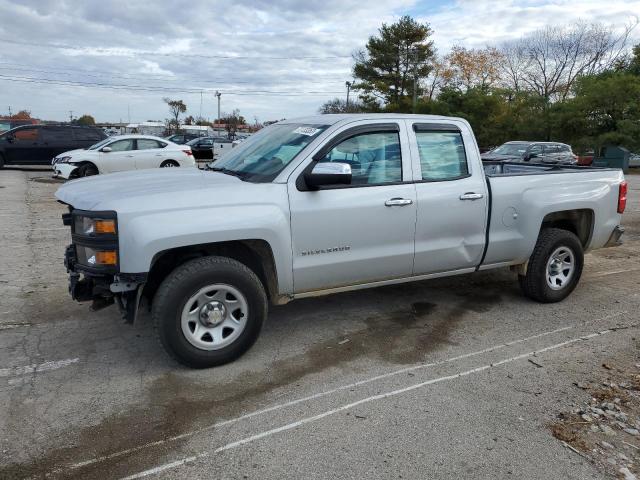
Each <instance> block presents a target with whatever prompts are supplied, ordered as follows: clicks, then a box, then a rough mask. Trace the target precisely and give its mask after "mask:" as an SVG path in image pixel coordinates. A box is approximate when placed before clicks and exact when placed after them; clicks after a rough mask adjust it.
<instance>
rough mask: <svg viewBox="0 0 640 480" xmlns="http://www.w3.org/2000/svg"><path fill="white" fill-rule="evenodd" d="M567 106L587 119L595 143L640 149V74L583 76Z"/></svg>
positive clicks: (587, 131)
mask: <svg viewBox="0 0 640 480" xmlns="http://www.w3.org/2000/svg"><path fill="white" fill-rule="evenodd" d="M567 107H569V108H572V109H574V111H575V113H576V114H577V115H581V116H582V117H583V118H585V119H586V133H587V136H589V137H591V138H592V139H593V141H594V143H595V146H596V147H599V146H602V145H605V144H615V145H622V146H624V147H627V148H629V149H630V150H633V151H637V150H639V149H640V76H637V75H633V74H630V73H626V72H615V73H610V72H608V73H604V74H601V75H595V76H589V77H583V78H581V79H580V80H579V81H578V83H577V87H576V93H575V98H574V99H573V100H571V102H570V103H569V104H568V105H567Z"/></svg>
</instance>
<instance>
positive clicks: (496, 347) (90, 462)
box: [68, 311, 627, 470]
mask: <svg viewBox="0 0 640 480" xmlns="http://www.w3.org/2000/svg"><path fill="white" fill-rule="evenodd" d="M625 313H627V312H626V311H625V312H619V313H616V314H612V315H609V316H607V317H605V318H603V319H600V320H608V319H611V318H614V317H617V316H620V315H623V314H625ZM572 328H574V327H572V326H567V327H562V328H557V329H555V330H550V331H547V332H542V333H537V334H535V335H531V336H529V337H525V338H520V339H518V340H513V341H510V342H507V343H501V344H498V345H494V346H492V347H488V348H484V349H482V350H477V351H475V352H470V353H465V354H462V355H458V356H455V357H450V358H447V359H444V360H439V361H437V362H432V363H421V364H418V365H412V366H410V367H406V368H401V369H399V370H394V371H392V372H388V373H383V374H381V375H376V376H374V377H370V378H365V379H363V380H360V381H357V382H354V383H350V384H348V385H341V386H339V387H336V388H333V389H330V390H325V391H322V392H318V393H315V394H313V395H309V396H306V397H301V398H298V399H295V400H291V401H289V402H284V403H280V404H277V405H272V406H271V407H267V408H263V409H261V410H256V411H253V412H250V413H246V414H244V415H240V416H239V417H234V418H230V419H228V420H223V421H221V422H217V423H213V424H211V425H207V426H205V427H202V428H199V429H196V430H191V431H189V432H185V433H182V434H180V435H175V436H172V437H167V438H164V439H162V440H157V441H155V442H150V443H146V444H144V445H139V446H137V447H133V448H129V449H126V450H120V451H118V452H114V453H111V454H109V455H104V456H101V457H96V458H92V459H89V460H85V461H83V462H78V463H74V464H72V465H69V466H68V468H69V469H71V470H75V469H78V468H82V467H86V466H89V465H93V464H95V463H99V462H103V461H106V460H113V459H114V458H118V457H121V456H123V455H128V454H130V453H135V452H138V451H140V450H144V449H147V448H151V447H157V446H160V445H163V444H165V443H169V442H174V441H177V440H181V439H184V438H187V437H191V436H194V435H197V434H199V433H203V432H206V431H209V430H213V429H216V428H220V427H224V426H227V425H231V424H233V423H237V422H239V421H241V420H247V419H249V418H252V417H256V416H259V415H264V414H265V413H270V412H274V411H276V410H282V409H284V408H288V407H292V406H294V405H298V404H301V403H304V402H309V401H312V400H316V399H318V398H322V397H325V396H328V395H331V394H334V393H338V392H341V391H344V390H350V389H352V388H357V387H360V386H362V385H366V384H368V383H372V382H376V381H378V380H383V379H386V378H391V377H394V376H397V375H401V374H403V373H409V372H414V371H416V370H420V369H424V368H430V367H435V366H440V365H446V364H448V363H452V362H456V361H458V360H463V359H465V358H471V357H475V356H478V355H482V354H485V353H490V352H494V351H496V350H501V349H504V348H507V347H511V346H513V345H518V344H520V343H524V342H527V341H529V340H535V339H536V338H542V337H545V336H548V335H553V334H555V333H560V332H564V331H566V330H570V329H572Z"/></svg>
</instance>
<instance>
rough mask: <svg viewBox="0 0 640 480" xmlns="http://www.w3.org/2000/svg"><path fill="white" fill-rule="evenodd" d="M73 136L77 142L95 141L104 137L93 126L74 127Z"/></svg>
mask: <svg viewBox="0 0 640 480" xmlns="http://www.w3.org/2000/svg"><path fill="white" fill-rule="evenodd" d="M69 133H71V132H69ZM73 136H74V137H75V139H76V140H77V141H79V142H97V141H100V140H102V139H103V138H104V136H102V135H101V134H100V131H98V130H96V129H93V128H74V129H73Z"/></svg>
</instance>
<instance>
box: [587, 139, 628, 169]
mask: <svg viewBox="0 0 640 480" xmlns="http://www.w3.org/2000/svg"><path fill="white" fill-rule="evenodd" d="M598 153H599V154H598V155H597V156H595V157H594V158H593V163H592V166H594V167H609V168H620V169H622V171H623V172H624V173H627V172H628V171H629V150H627V149H626V148H624V147H618V146H615V145H607V146H604V147H602V148H601V149H600V152H598Z"/></svg>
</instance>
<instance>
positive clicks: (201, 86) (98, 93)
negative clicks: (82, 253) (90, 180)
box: [0, 0, 640, 122]
mask: <svg viewBox="0 0 640 480" xmlns="http://www.w3.org/2000/svg"><path fill="white" fill-rule="evenodd" d="M402 15H411V16H413V17H414V18H416V19H418V20H420V21H422V22H428V23H429V24H430V25H431V27H432V29H433V31H434V37H433V39H434V41H435V43H436V48H437V49H438V51H439V52H440V53H446V52H447V51H448V49H449V48H451V46H452V45H464V46H466V47H483V46H485V45H492V44H499V43H500V42H502V41H504V40H508V39H511V38H517V37H520V36H522V35H526V34H527V33H528V32H531V31H533V30H536V29H539V28H541V27H544V26H546V25H563V24H567V23H571V22H573V21H576V20H586V21H601V22H603V23H605V24H610V25H614V26H616V27H617V28H623V27H624V25H625V24H628V23H629V22H631V21H633V18H634V15H640V0H607V1H606V2H603V1H602V0H594V1H591V0H574V1H563V0H451V1H445V0H433V1H424V0H423V1H413V0H375V1H362V0H323V1H320V2H309V1H302V0H280V1H278V0H253V1H250V0H235V1H216V0H188V1H182V0H180V1H178V0H172V1H165V0H154V1H147V2H145V1H131V0H99V1H98V0H78V1H71V0H19V1H18V0H16V1H12V0H0V19H1V20H0V42H1V44H2V45H3V48H2V49H0V115H3V114H7V113H8V107H9V106H11V109H12V110H13V112H16V111H17V110H20V109H28V110H30V111H31V112H32V114H33V115H34V116H37V117H39V118H44V119H53V120H63V119H65V118H68V117H69V111H70V110H72V111H73V115H74V116H79V115H82V114H83V113H89V114H91V115H93V116H94V117H95V118H96V120H98V121H105V122H106V121H120V120H122V121H128V120H130V121H132V122H138V121H144V120H151V119H159V120H161V119H164V118H166V117H167V116H168V115H167V109H166V106H165V105H164V104H163V103H162V98H163V97H171V98H180V99H182V100H184V101H185V103H186V104H187V106H188V114H192V115H194V116H198V115H200V114H202V116H204V117H208V118H214V117H215V116H216V111H217V107H216V100H215V98H214V92H215V91H216V90H219V91H220V92H222V97H221V100H222V111H223V112H224V111H231V110H232V109H234V108H238V109H240V111H241V113H242V114H243V115H245V117H246V118H247V119H249V120H251V121H253V119H254V118H255V117H257V118H258V119H259V120H260V121H264V120H270V119H278V118H283V117H289V118H290V117H294V116H301V115H308V114H312V113H315V112H316V111H317V109H318V107H319V105H321V104H322V103H323V102H324V101H325V100H327V99H329V98H333V97H336V96H344V95H345V81H346V80H350V72H351V66H352V60H351V55H352V53H353V52H354V51H355V50H356V49H359V48H362V47H363V46H364V44H365V43H366V41H367V38H368V37H369V36H370V35H372V34H375V32H376V30H377V29H378V27H379V26H380V25H381V23H382V22H388V23H390V22H393V21H395V20H397V19H398V18H399V17H400V16H402ZM633 35H634V41H635V43H637V42H638V41H640V27H638V28H636V30H635V31H634V34H633ZM201 99H202V101H201Z"/></svg>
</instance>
